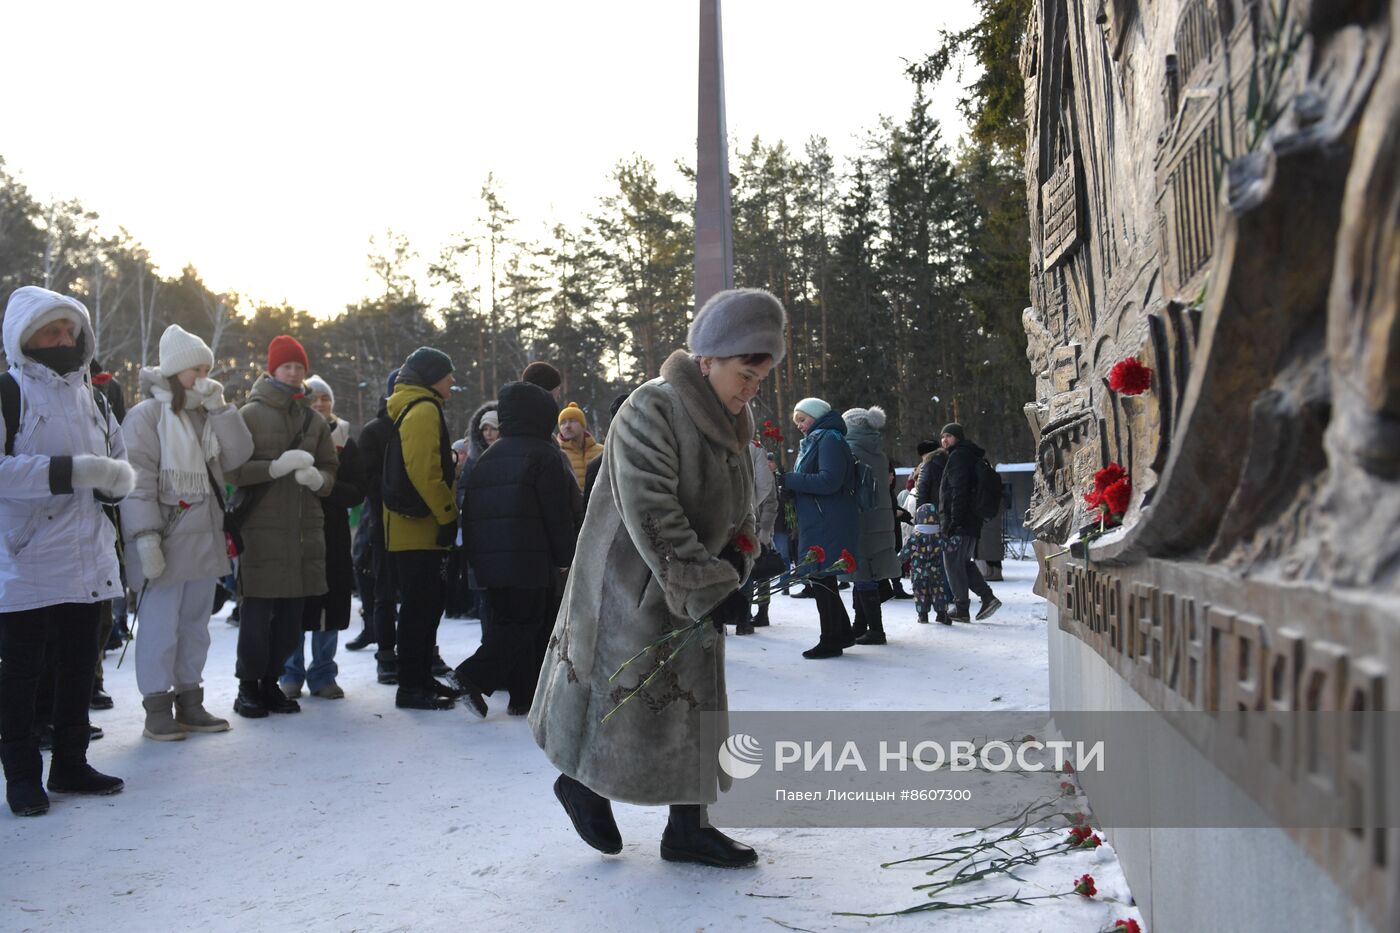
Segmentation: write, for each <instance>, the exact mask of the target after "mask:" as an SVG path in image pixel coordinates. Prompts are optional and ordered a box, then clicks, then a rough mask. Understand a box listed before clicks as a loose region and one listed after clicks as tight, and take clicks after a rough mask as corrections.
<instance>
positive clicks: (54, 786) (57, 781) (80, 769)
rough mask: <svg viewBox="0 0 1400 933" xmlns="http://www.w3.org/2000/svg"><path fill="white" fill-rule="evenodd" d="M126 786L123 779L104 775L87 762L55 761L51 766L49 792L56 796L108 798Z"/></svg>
mask: <svg viewBox="0 0 1400 933" xmlns="http://www.w3.org/2000/svg"><path fill="white" fill-rule="evenodd" d="M125 786H126V782H125V781H123V780H122V779H121V778H118V777H112V776H111V775H110V774H103V773H102V772H101V771H98V770H97V769H95V768H93V766H92V765H90V764H88V763H87V762H86V761H80V762H65V761H62V760H59V761H54V762H51V763H50V764H49V790H50V791H52V792H53V793H55V794H90V795H93V796H97V797H106V796H107V795H109V794H116V793H120V792H121V789H122V788H123V787H125Z"/></svg>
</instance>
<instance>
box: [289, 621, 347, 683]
mask: <svg viewBox="0 0 1400 933" xmlns="http://www.w3.org/2000/svg"><path fill="white" fill-rule="evenodd" d="M308 634H309V635H310V636H311V667H309V668H308V667H306V658H305V655H306V636H307V635H308ZM339 636H340V633H339V632H303V633H302V639H301V644H299V645H297V650H296V651H294V652H292V656H291V657H289V658H288V659H287V664H286V666H285V667H284V668H283V670H282V683H284V684H301V683H303V682H304V683H305V684H306V689H307V690H310V691H311V692H312V693H315V692H316V691H317V690H320V689H321V688H322V687H326V686H329V685H330V684H333V683H335V675H336V674H338V673H340V667H339V666H338V665H337V664H336V663H335V648H336V643H337V641H338V640H339Z"/></svg>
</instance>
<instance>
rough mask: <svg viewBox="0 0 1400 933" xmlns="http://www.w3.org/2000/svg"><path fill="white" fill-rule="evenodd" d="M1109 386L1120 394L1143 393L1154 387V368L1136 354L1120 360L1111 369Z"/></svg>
mask: <svg viewBox="0 0 1400 933" xmlns="http://www.w3.org/2000/svg"><path fill="white" fill-rule="evenodd" d="M1108 387H1109V388H1110V389H1112V390H1113V391H1114V392H1117V393H1118V394H1119V395H1141V394H1142V393H1144V392H1146V391H1147V390H1148V389H1150V388H1152V370H1151V369H1149V368H1147V367H1146V366H1144V365H1142V364H1141V363H1140V362H1138V359H1137V357H1135V356H1130V357H1128V358H1127V359H1125V360H1119V361H1118V362H1117V363H1114V364H1113V369H1111V370H1109V373H1108Z"/></svg>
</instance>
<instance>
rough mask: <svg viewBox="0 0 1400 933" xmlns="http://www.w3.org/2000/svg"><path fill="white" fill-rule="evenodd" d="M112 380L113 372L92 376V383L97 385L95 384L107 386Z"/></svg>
mask: <svg viewBox="0 0 1400 933" xmlns="http://www.w3.org/2000/svg"><path fill="white" fill-rule="evenodd" d="M111 381H112V374H111V373H98V374H97V375H96V376H93V377H92V384H93V385H95V386H105V385H106V384H107V383H109V382H111Z"/></svg>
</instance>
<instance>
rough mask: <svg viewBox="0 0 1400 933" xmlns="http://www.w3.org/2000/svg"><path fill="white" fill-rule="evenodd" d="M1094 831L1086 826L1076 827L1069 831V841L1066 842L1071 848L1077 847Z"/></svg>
mask: <svg viewBox="0 0 1400 933" xmlns="http://www.w3.org/2000/svg"><path fill="white" fill-rule="evenodd" d="M1093 833H1094V831H1093V830H1092V829H1090V828H1089V827H1087V826H1076V827H1074V828H1073V829H1071V830H1070V831H1069V839H1068V840H1066V841H1067V842H1069V844H1070V845H1071V846H1077V845H1079V844H1080V843H1081V842H1083V841H1084V840H1085V839H1088V838H1089V837H1090V836H1091V835H1093Z"/></svg>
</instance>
